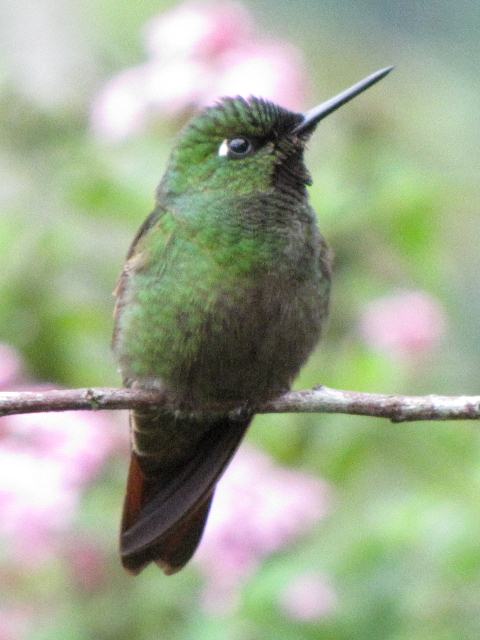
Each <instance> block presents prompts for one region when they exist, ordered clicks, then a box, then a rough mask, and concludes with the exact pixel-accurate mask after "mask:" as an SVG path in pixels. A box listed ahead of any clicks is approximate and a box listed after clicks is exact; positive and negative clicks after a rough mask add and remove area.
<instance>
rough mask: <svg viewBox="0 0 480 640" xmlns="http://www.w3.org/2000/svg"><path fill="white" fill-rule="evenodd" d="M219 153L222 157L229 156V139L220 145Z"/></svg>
mask: <svg viewBox="0 0 480 640" xmlns="http://www.w3.org/2000/svg"><path fill="white" fill-rule="evenodd" d="M218 155H219V156H220V157H221V158H224V157H225V156H228V140H224V141H223V142H222V144H221V145H220V146H219V147H218Z"/></svg>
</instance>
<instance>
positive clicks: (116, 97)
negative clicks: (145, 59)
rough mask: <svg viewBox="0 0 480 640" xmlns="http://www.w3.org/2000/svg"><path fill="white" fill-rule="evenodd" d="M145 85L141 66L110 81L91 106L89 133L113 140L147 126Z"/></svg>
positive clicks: (145, 80)
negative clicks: (90, 129) (90, 131)
mask: <svg viewBox="0 0 480 640" xmlns="http://www.w3.org/2000/svg"><path fill="white" fill-rule="evenodd" d="M146 85H147V72H146V69H145V68H144V67H132V68H131V69H127V70H125V71H122V72H121V73H119V74H118V75H116V76H114V77H113V78H111V79H110V80H109V81H108V82H107V84H106V85H105V86H104V87H103V88H102V90H101V91H100V92H99V93H98V94H97V96H96V97H95V99H94V101H93V103H92V106H91V111H90V122H91V126H92V130H93V133H94V134H95V135H96V136H98V137H100V138H104V139H105V140H111V141H114V140H121V139H122V138H125V137H126V136H129V135H131V134H133V133H138V132H140V131H142V130H143V129H144V127H145V126H146V123H147V110H148V100H147V97H146Z"/></svg>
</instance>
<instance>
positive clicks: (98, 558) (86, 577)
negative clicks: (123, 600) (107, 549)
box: [67, 537, 107, 592]
mask: <svg viewBox="0 0 480 640" xmlns="http://www.w3.org/2000/svg"><path fill="white" fill-rule="evenodd" d="M67 560H68V564H69V568H70V571H71V575H72V580H73V582H74V583H75V584H76V586H77V587H79V588H80V589H82V590H83V591H88V592H93V591H98V590H99V589H101V588H102V587H103V586H104V585H105V584H106V581H107V561H106V556H105V553H104V551H103V550H102V549H101V548H100V546H99V545H98V544H97V543H96V541H94V540H88V539H85V538H78V537H77V538H76V539H75V540H74V541H72V544H71V545H70V548H69V549H68V550H67Z"/></svg>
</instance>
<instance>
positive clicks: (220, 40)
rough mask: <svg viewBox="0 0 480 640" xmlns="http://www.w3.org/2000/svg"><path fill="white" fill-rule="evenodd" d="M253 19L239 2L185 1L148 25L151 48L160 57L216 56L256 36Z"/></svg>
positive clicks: (147, 30) (146, 33) (146, 36)
mask: <svg viewBox="0 0 480 640" xmlns="http://www.w3.org/2000/svg"><path fill="white" fill-rule="evenodd" d="M252 32H253V24H252V18H251V16H250V14H249V12H248V11H247V9H246V8H245V7H243V6H242V5H241V4H239V3H237V2H229V1H228V0H227V1H226V2H184V3H182V4H180V5H179V6H177V7H175V8H174V9H172V10H171V11H167V12H165V13H161V14H159V15H158V16H156V17H155V18H153V19H152V20H151V21H150V22H149V23H148V24H147V25H146V28H145V40H146V44H147V49H148V51H149V52H150V53H151V54H152V55H153V56H154V57H157V58H160V59H168V58H172V59H173V58H178V57H190V58H197V57H198V58H214V57H215V56H217V55H219V54H221V53H224V52H225V51H228V50H229V49H231V48H232V47H238V46H242V45H244V44H245V43H246V42H248V41H249V40H250V39H251V37H252V35H253V34H252Z"/></svg>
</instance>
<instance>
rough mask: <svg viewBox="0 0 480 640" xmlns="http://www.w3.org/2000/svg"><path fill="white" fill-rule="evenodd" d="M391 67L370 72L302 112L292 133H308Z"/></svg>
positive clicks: (381, 76)
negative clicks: (298, 122) (301, 117)
mask: <svg viewBox="0 0 480 640" xmlns="http://www.w3.org/2000/svg"><path fill="white" fill-rule="evenodd" d="M392 69H393V67H385V69H380V70H379V71H376V72H375V73H372V75H371V76H368V77H367V78H364V79H363V80H360V82H357V84H354V85H353V87H350V88H349V89H345V91H342V93H339V94H338V95H337V96H335V97H334V98H330V100H327V101H326V102H322V104H319V105H318V106H317V107H314V108H313V109H310V111H307V113H305V114H304V117H303V120H302V122H300V124H298V125H297V126H296V127H295V129H294V130H293V132H292V133H310V132H311V131H312V130H313V129H314V128H315V126H316V125H317V124H318V123H319V122H320V120H323V118H326V117H327V116H328V115H330V114H331V113H333V112H334V111H336V110H337V109H338V108H339V107H341V106H342V105H344V104H345V103H346V102H349V101H350V100H351V99H352V98H355V96H358V94H359V93H362V91H365V89H368V88H369V87H371V86H372V85H374V84H375V83H376V82H378V81H379V80H381V79H382V78H384V77H385V76H386V75H387V74H389V73H390V71H391V70H392Z"/></svg>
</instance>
